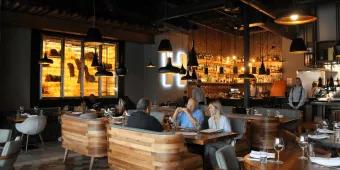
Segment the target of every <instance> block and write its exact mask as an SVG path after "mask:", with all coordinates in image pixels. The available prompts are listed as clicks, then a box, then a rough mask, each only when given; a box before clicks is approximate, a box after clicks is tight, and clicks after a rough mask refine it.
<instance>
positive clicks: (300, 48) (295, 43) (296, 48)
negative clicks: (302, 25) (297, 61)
mask: <svg viewBox="0 0 340 170" xmlns="http://www.w3.org/2000/svg"><path fill="white" fill-rule="evenodd" d="M296 30H297V33H296V37H295V38H294V39H293V40H292V42H291V44H290V47H289V52H290V53H294V54H303V53H305V52H307V47H306V44H305V41H304V40H303V39H302V38H301V37H298V33H299V28H298V27H296Z"/></svg>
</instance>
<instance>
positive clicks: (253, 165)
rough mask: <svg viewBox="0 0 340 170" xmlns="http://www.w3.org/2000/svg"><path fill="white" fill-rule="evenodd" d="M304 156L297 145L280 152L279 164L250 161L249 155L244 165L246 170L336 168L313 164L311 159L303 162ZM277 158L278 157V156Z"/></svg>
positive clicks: (244, 158) (271, 161) (328, 169)
mask: <svg viewBox="0 0 340 170" xmlns="http://www.w3.org/2000/svg"><path fill="white" fill-rule="evenodd" d="M301 155H302V151H301V148H299V147H298V146H297V145H294V146H292V147H290V148H289V149H284V150H283V151H282V152H280V161H282V162H283V163H282V164H278V163H277V162H276V161H275V160H270V159H268V161H267V163H261V162H260V161H259V160H254V159H250V156H249V154H247V155H245V156H244V157H243V165H244V169H245V170H262V169H265V170H331V169H337V168H336V167H326V166H322V165H319V164H316V163H313V162H311V161H310V160H309V159H307V160H302V159H299V157H300V156H301ZM276 157H277V155H276Z"/></svg>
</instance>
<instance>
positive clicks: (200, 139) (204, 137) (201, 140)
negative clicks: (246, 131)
mask: <svg viewBox="0 0 340 170" xmlns="http://www.w3.org/2000/svg"><path fill="white" fill-rule="evenodd" d="M176 133H181V134H182V135H183V137H184V140H185V142H186V143H189V144H196V145H202V146H203V145H206V144H209V143H214V142H217V141H223V140H227V139H232V138H234V137H236V136H237V133H234V132H216V133H202V132H199V133H196V132H181V131H179V132H176Z"/></svg>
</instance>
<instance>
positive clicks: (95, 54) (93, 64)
mask: <svg viewBox="0 0 340 170" xmlns="http://www.w3.org/2000/svg"><path fill="white" fill-rule="evenodd" d="M91 66H92V67H100V66H101V65H100V64H99V61H98V55H97V52H94V54H93V58H92V63H91Z"/></svg>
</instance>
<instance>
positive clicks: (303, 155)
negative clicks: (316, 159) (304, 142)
mask: <svg viewBox="0 0 340 170" xmlns="http://www.w3.org/2000/svg"><path fill="white" fill-rule="evenodd" d="M302 157H303V158H304V157H305V148H304V147H302Z"/></svg>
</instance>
